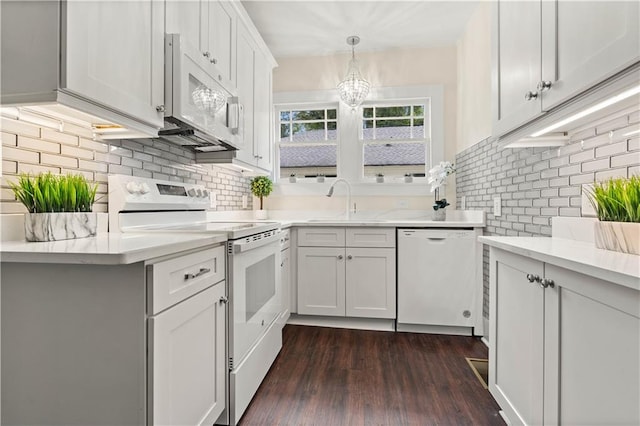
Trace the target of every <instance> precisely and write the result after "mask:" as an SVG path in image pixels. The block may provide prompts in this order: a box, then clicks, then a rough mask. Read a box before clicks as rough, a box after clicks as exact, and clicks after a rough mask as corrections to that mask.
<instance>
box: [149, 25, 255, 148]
mask: <svg viewBox="0 0 640 426" xmlns="http://www.w3.org/2000/svg"><path fill="white" fill-rule="evenodd" d="M230 87H231V84H230V82H227V81H224V80H223V78H222V75H221V73H220V72H219V71H218V69H217V68H216V66H215V65H214V64H213V63H211V61H209V59H208V58H206V57H204V56H203V55H202V54H201V53H200V52H199V51H198V49H196V48H195V47H194V46H191V45H190V44H189V43H188V42H187V41H186V40H185V39H184V38H181V37H180V34H166V35H165V88H164V89H165V106H164V108H165V127H164V129H162V130H160V131H159V132H158V134H159V137H160V138H162V139H167V140H169V141H170V142H173V143H177V144H179V145H183V146H189V147H190V148H192V149H194V150H196V151H201V152H202V151H204V152H206V151H226V150H235V149H237V148H238V145H239V140H240V139H239V138H240V137H241V134H242V129H241V128H240V125H241V123H242V121H243V120H242V115H243V108H242V105H240V104H239V103H238V97H237V96H236V94H235V93H234V92H233V91H232V90H231V89H229V88H230Z"/></svg>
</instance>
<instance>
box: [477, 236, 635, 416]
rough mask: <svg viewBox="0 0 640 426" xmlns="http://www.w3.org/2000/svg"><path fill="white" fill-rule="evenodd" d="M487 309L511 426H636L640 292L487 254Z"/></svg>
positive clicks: (495, 391)
mask: <svg viewBox="0 0 640 426" xmlns="http://www.w3.org/2000/svg"><path fill="white" fill-rule="evenodd" d="M545 280H546V281H545ZM545 285H546V287H545ZM490 307H491V308H490V322H491V333H490V336H491V339H490V345H489V359H490V365H489V390H490V391H491V393H492V395H493V396H494V398H495V399H496V401H497V402H498V404H499V405H500V406H501V408H502V409H503V413H504V415H505V417H507V419H508V420H509V422H510V423H511V424H536V425H543V424H550V425H556V424H567V425H578V424H580V425H582V424H640V410H639V409H638V401H640V292H639V291H637V290H634V289H631V288H628V287H624V286H620V285H617V284H614V283H611V282H608V281H604V280H601V279H597V278H593V277H590V276H587V275H584V274H581V273H579V272H575V271H571V270H568V269H564V268H561V267H558V266H556V265H553V264H549V263H543V262H539V261H535V260H532V259H529V258H525V257H522V256H519V255H515V254H512V253H508V252H505V251H503V250H499V249H495V248H491V291H490Z"/></svg>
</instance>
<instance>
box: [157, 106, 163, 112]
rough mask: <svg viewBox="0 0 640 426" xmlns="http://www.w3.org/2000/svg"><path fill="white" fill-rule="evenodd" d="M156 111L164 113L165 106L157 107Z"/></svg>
mask: <svg viewBox="0 0 640 426" xmlns="http://www.w3.org/2000/svg"><path fill="white" fill-rule="evenodd" d="M156 111H158V112H164V105H158V106H157V107H156Z"/></svg>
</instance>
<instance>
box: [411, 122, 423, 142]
mask: <svg viewBox="0 0 640 426" xmlns="http://www.w3.org/2000/svg"><path fill="white" fill-rule="evenodd" d="M424 137H425V136H424V126H422V125H420V126H413V138H414V139H424Z"/></svg>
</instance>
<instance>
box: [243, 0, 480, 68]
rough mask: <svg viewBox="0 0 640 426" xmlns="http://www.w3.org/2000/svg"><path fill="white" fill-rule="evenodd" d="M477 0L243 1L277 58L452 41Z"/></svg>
mask: <svg viewBox="0 0 640 426" xmlns="http://www.w3.org/2000/svg"><path fill="white" fill-rule="evenodd" d="M478 3H479V1H452V0H449V1H431V0H422V1H403V0H396V1H375V0H360V1H346V0H288V1H271V0H244V1H242V4H243V5H244V7H245V9H246V10H247V12H248V13H249V16H250V17H251V19H252V20H253V22H254V24H255V26H256V27H257V28H258V31H259V32H260V34H261V35H262V37H263V38H264V41H265V42H266V43H267V45H268V46H269V48H270V49H271V53H272V54H273V56H275V57H276V58H278V57H290V56H318V55H330V54H334V53H346V52H349V51H350V47H349V46H348V45H347V42H346V39H347V37H348V36H351V35H358V36H360V38H361V41H360V44H359V45H358V46H357V47H356V51H357V52H362V51H375V50H387V49H395V48H412V47H434V46H442V45H448V44H454V43H455V42H456V41H457V40H458V39H459V38H460V37H461V35H462V33H463V32H464V28H465V26H466V23H467V21H468V19H469V17H470V16H471V14H472V12H473V10H474V9H475V7H476V6H477V5H478Z"/></svg>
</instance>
